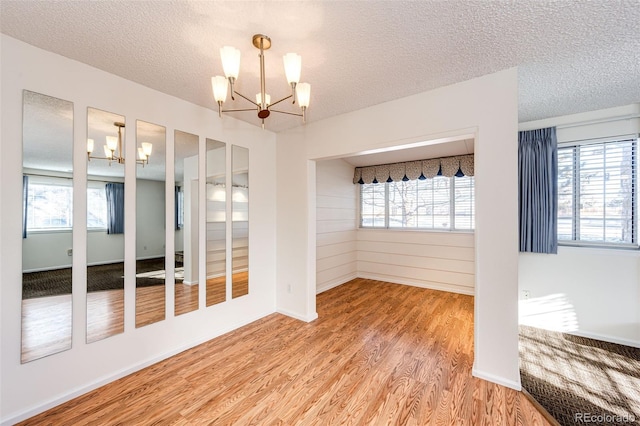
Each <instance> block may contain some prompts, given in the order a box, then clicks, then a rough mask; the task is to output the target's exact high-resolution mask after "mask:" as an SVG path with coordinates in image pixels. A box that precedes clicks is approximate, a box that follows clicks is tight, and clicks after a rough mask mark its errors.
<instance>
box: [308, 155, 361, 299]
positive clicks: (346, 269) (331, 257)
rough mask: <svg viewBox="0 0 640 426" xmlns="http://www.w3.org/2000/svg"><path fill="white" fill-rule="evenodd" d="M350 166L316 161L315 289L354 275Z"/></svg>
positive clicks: (338, 161)
mask: <svg viewBox="0 0 640 426" xmlns="http://www.w3.org/2000/svg"><path fill="white" fill-rule="evenodd" d="M353 169H354V167H353V166H352V165H351V164H349V163H347V162H346V161H344V160H341V159H336V160H327V161H318V163H317V164H316V203H317V204H316V208H317V213H316V214H317V217H316V230H317V236H316V291H317V292H318V293H321V292H323V291H326V290H329V289H330V288H333V287H335V286H338V285H340V284H344V283H346V282H347V281H349V280H352V279H354V278H356V277H357V252H356V249H357V247H356V226H357V219H356V210H357V204H356V203H357V192H356V191H357V189H358V186H357V185H354V184H353V182H352V181H353Z"/></svg>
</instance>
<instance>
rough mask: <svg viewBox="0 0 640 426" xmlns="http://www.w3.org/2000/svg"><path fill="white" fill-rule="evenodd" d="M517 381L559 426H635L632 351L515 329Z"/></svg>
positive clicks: (637, 358)
mask: <svg viewBox="0 0 640 426" xmlns="http://www.w3.org/2000/svg"><path fill="white" fill-rule="evenodd" d="M520 376H521V379H522V387H523V388H524V389H526V390H527V391H528V392H529V393H530V394H531V395H532V396H533V397H534V398H535V399H536V400H537V401H538V402H539V403H540V405H542V406H543V407H544V408H545V409H546V410H547V411H548V412H549V414H551V415H552V416H553V417H554V418H555V419H556V420H558V422H559V423H560V424H561V425H575V424H584V423H591V424H602V425H613V424H629V425H632V424H635V425H640V404H639V403H638V402H639V401H640V349H638V348H632V347H629V346H623V345H616V344H613V343H607V342H602V341H599V340H593V339H587V338H583V337H577V336H573V335H570V334H564V333H559V332H555V331H547V330H542V329H539V328H534V327H527V326H521V327H520ZM582 413H589V415H590V416H600V415H603V416H610V417H603V418H601V419H600V418H598V419H596V420H592V421H590V422H589V421H581V420H584V419H585V418H586V417H585V416H586V415H585V414H582ZM576 416H577V417H576ZM581 416H582V417H581ZM615 416H620V417H615ZM624 416H627V417H626V418H625V417H624ZM631 416H633V417H634V418H635V420H633V421H632V420H631ZM592 419H593V417H592Z"/></svg>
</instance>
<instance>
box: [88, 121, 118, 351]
mask: <svg viewBox="0 0 640 426" xmlns="http://www.w3.org/2000/svg"><path fill="white" fill-rule="evenodd" d="M125 132H126V125H125V119H124V116H122V115H119V114H114V113H112V112H108V111H102V110H99V109H95V108H89V109H88V110H87V161H88V162H87V343H91V342H96V341H98V340H102V339H105V338H107V337H110V336H113V335H116V334H120V333H122V332H124V212H125V200H124V162H123V158H124V140H125Z"/></svg>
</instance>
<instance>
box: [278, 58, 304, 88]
mask: <svg viewBox="0 0 640 426" xmlns="http://www.w3.org/2000/svg"><path fill="white" fill-rule="evenodd" d="M282 59H283V60H284V73H285V74H286V76H287V82H288V83H289V84H291V83H295V84H297V83H298V82H299V81H300V71H301V70H302V57H301V56H300V55H297V54H295V53H287V54H286V55H284V56H283V58H282Z"/></svg>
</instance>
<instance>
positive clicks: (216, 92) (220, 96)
mask: <svg viewBox="0 0 640 426" xmlns="http://www.w3.org/2000/svg"><path fill="white" fill-rule="evenodd" d="M211 87H212V89H213V97H214V99H215V100H216V102H217V103H222V102H225V101H226V100H227V92H228V91H229V80H227V79H226V78H224V77H223V76H221V75H217V76H215V77H211Z"/></svg>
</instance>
